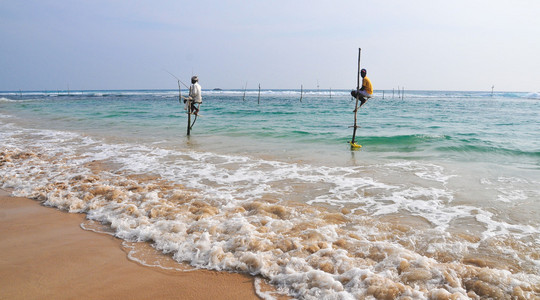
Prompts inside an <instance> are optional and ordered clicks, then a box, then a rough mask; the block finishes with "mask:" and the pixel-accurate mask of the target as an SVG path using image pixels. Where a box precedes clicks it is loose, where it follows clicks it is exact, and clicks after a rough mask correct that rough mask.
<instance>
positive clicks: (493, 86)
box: [491, 85, 495, 97]
mask: <svg viewBox="0 0 540 300" xmlns="http://www.w3.org/2000/svg"><path fill="white" fill-rule="evenodd" d="M494 88H495V85H492V86H491V97H493V89H494Z"/></svg>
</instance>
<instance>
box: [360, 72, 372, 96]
mask: <svg viewBox="0 0 540 300" xmlns="http://www.w3.org/2000/svg"><path fill="white" fill-rule="evenodd" d="M362 88H363V89H364V91H366V93H368V94H370V95H371V94H373V86H372V85H371V80H369V78H367V76H366V77H364V78H363V79H362Z"/></svg>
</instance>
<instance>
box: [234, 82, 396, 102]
mask: <svg viewBox="0 0 540 300" xmlns="http://www.w3.org/2000/svg"><path fill="white" fill-rule="evenodd" d="M384 92H385V91H384V90H383V91H382V98H383V99H384ZM329 96H330V98H332V88H330V91H329ZM303 98H304V85H301V86H300V102H302V99H303ZM394 98H395V89H392V99H394ZM397 98H398V99H400V98H401V100H403V99H404V98H405V87H401V89H400V88H399V86H398V88H397ZM242 100H243V101H245V100H246V90H245V89H244V96H243V98H242ZM257 103H258V104H260V103H261V84H260V83H259V93H258V95H257Z"/></svg>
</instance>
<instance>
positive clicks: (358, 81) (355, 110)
mask: <svg viewBox="0 0 540 300" xmlns="http://www.w3.org/2000/svg"><path fill="white" fill-rule="evenodd" d="M361 53H362V49H361V48H358V74H357V75H356V103H355V105H354V127H353V135H352V140H351V147H353V148H354V147H357V146H355V145H357V144H356V141H355V138H356V128H358V126H357V125H356V124H357V114H358V100H359V98H360V93H359V91H360V54H361Z"/></svg>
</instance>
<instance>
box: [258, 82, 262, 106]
mask: <svg viewBox="0 0 540 300" xmlns="http://www.w3.org/2000/svg"><path fill="white" fill-rule="evenodd" d="M257 104H261V84H260V83H259V96H258V97H257Z"/></svg>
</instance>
